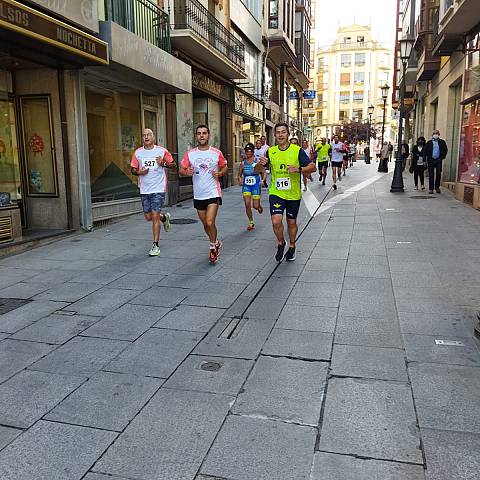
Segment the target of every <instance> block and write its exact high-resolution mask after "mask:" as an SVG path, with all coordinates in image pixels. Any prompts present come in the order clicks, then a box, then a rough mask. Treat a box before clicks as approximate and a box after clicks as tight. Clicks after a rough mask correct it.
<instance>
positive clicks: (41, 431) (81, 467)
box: [0, 421, 117, 480]
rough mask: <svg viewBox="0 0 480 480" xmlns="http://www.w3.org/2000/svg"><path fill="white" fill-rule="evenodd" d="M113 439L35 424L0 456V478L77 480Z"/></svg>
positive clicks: (103, 433) (88, 430) (57, 425)
mask: <svg viewBox="0 0 480 480" xmlns="http://www.w3.org/2000/svg"><path fill="white" fill-rule="evenodd" d="M116 436H117V434H116V433H112V432H106V431H103V430H94V429H92V428H85V427H78V426H75V425H64V424H60V423H52V422H45V421H39V422H38V423H36V424H35V425H34V426H33V427H32V428H30V429H29V430H28V431H27V432H25V433H24V434H22V435H21V436H19V437H17V438H16V439H15V440H14V441H13V442H12V443H10V444H9V445H8V446H7V447H5V448H4V449H3V450H2V451H1V452H0V478H5V479H7V478H8V480H32V479H35V480H53V479H55V480H80V479H81V478H83V476H84V475H85V473H87V471H88V470H89V468H90V467H91V465H92V463H93V462H95V460H96V459H97V458H98V457H99V456H100V455H101V454H102V453H103V452H104V451H105V450H106V449H107V448H108V446H109V445H110V443H111V442H112V441H113V440H114V439H115V437H116ZM73 458H74V459H75V461H74V462H72V459H73Z"/></svg>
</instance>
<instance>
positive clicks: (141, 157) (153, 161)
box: [130, 145, 173, 195]
mask: <svg viewBox="0 0 480 480" xmlns="http://www.w3.org/2000/svg"><path fill="white" fill-rule="evenodd" d="M157 157H163V159H164V160H165V162H166V163H173V157H172V155H171V153H170V152H169V151H168V150H167V149H166V148H163V147H160V146H158V145H155V146H154V147H153V148H150V149H148V148H145V147H140V148H137V149H136V150H135V153H134V154H133V157H132V160H131V162H130V165H131V166H132V167H133V168H148V169H149V170H148V173H147V174H146V175H139V176H138V188H140V193H141V194H142V195H147V194H149V193H165V192H166V191H167V175H166V174H165V168H163V167H161V166H160V165H159V164H158V163H157Z"/></svg>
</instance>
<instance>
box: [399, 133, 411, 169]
mask: <svg viewBox="0 0 480 480" xmlns="http://www.w3.org/2000/svg"><path fill="white" fill-rule="evenodd" d="M409 155H410V147H409V146H408V143H407V142H406V141H405V140H404V141H403V142H402V145H401V150H400V158H401V159H402V172H403V171H404V170H405V165H406V164H407V158H408V156H409Z"/></svg>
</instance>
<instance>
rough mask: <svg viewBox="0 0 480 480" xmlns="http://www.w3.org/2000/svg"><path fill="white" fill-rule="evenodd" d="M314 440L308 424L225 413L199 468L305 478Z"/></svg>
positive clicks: (231, 475) (247, 476)
mask: <svg viewBox="0 0 480 480" xmlns="http://www.w3.org/2000/svg"><path fill="white" fill-rule="evenodd" d="M314 444H315V430H314V429H313V428H311V427H304V426H300V425H288V424H285V423H282V422H277V421H273V420H263V419H257V418H247V417H240V416H236V415H235V416H229V417H228V418H227V420H226V422H225V424H224V425H223V427H222V429H221V431H220V433H219V435H218V437H217V439H216V440H215V443H214V444H213V446H212V448H211V450H210V452H209V453H208V456H207V458H206V460H205V462H204V464H203V465H202V468H201V470H200V472H201V473H203V474H205V475H211V476H213V477H214V478H215V477H220V478H227V479H235V480H309V478H310V470H311V466H312V460H313V447H314ZM233 452H235V454H234V455H232V453H233ZM207 478H208V477H207Z"/></svg>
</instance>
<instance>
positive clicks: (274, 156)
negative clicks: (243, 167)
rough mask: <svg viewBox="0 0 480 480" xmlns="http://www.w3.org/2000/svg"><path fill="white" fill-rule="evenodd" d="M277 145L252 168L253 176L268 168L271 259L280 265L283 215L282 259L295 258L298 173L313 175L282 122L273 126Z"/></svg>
mask: <svg viewBox="0 0 480 480" xmlns="http://www.w3.org/2000/svg"><path fill="white" fill-rule="evenodd" d="M274 133H275V139H276V142H277V145H275V146H274V147H270V148H269V149H268V152H267V155H266V156H265V157H262V158H261V159H260V161H259V163H257V165H256V166H255V173H261V172H263V171H264V170H265V167H266V166H267V165H268V166H269V168H270V174H271V181H270V190H269V194H270V195H269V200H270V215H271V217H272V227H273V232H274V233H275V236H276V237H277V253H276V255H275V260H276V261H277V262H281V261H282V260H283V258H284V255H283V253H284V251H285V247H286V245H287V243H286V242H285V238H284V228H283V212H284V211H285V212H286V217H287V229H288V238H289V241H290V245H289V249H288V251H287V253H286V254H285V260H286V261H287V262H292V261H294V260H295V258H296V255H295V251H296V246H295V242H296V238H297V232H298V226H297V215H298V210H299V208H300V202H301V200H302V185H301V177H302V173H306V174H310V173H313V172H315V170H316V168H315V163H314V162H312V160H311V159H310V158H309V157H308V155H307V154H306V153H305V152H304V151H303V150H302V149H301V148H300V146H299V145H293V144H291V143H290V142H289V141H288V136H289V129H288V125H287V124H286V123H277V125H275V128H274Z"/></svg>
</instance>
